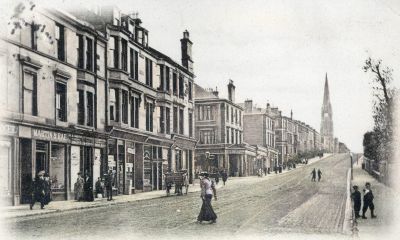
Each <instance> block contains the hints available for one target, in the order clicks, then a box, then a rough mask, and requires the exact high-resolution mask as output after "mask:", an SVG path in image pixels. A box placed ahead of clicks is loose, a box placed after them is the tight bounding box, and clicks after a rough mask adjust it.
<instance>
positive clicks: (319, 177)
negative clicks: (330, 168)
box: [318, 169, 322, 182]
mask: <svg viewBox="0 0 400 240" xmlns="http://www.w3.org/2000/svg"><path fill="white" fill-rule="evenodd" d="M321 177H322V172H321V169H318V182H319V181H321Z"/></svg>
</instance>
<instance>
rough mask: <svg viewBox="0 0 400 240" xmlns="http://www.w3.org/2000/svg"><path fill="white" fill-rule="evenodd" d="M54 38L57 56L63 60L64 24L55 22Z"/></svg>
mask: <svg viewBox="0 0 400 240" xmlns="http://www.w3.org/2000/svg"><path fill="white" fill-rule="evenodd" d="M55 39H56V43H57V58H58V60H60V61H65V38H64V26H62V25H61V24H58V23H57V24H56V32H55Z"/></svg>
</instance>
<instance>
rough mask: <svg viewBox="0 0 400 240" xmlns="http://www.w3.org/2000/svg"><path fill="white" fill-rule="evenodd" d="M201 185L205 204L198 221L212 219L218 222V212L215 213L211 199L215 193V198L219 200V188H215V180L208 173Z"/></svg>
mask: <svg viewBox="0 0 400 240" xmlns="http://www.w3.org/2000/svg"><path fill="white" fill-rule="evenodd" d="M200 186H201V198H202V200H203V204H202V206H201V210H200V213H199V216H198V217H197V221H198V222H199V223H201V222H203V221H211V223H216V221H217V214H215V212H214V209H213V208H212V206H211V199H212V197H213V194H214V198H215V200H217V190H216V189H215V185H214V182H212V181H211V180H210V179H209V178H208V173H204V177H203V179H201V181H200Z"/></svg>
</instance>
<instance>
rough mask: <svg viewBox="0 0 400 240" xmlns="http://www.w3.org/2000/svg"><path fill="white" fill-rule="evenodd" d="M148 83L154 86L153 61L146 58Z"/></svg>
mask: <svg viewBox="0 0 400 240" xmlns="http://www.w3.org/2000/svg"><path fill="white" fill-rule="evenodd" d="M146 85H147V86H149V87H153V62H152V61H151V60H150V59H148V58H146Z"/></svg>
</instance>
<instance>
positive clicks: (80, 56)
mask: <svg viewBox="0 0 400 240" xmlns="http://www.w3.org/2000/svg"><path fill="white" fill-rule="evenodd" d="M84 48H85V47H84V42H83V36H82V35H78V68H80V69H82V68H83V67H84V61H85V60H84V55H83V54H84Z"/></svg>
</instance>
